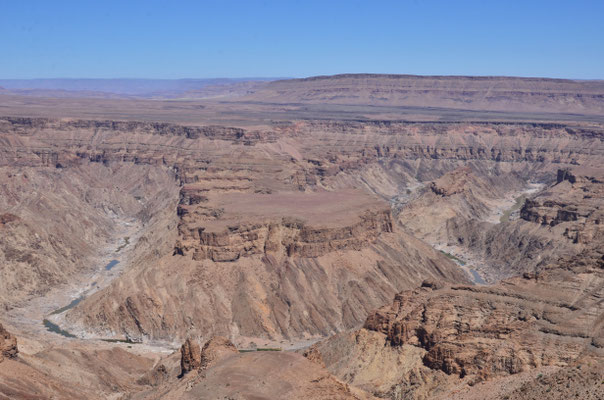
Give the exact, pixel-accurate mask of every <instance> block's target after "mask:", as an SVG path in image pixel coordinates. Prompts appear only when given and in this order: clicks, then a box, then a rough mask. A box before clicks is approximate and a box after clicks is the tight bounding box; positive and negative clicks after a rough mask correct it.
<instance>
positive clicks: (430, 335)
mask: <svg viewBox="0 0 604 400" xmlns="http://www.w3.org/2000/svg"><path fill="white" fill-rule="evenodd" d="M237 84H238V85H240V83H237ZM237 88H238V87H237ZM237 88H231V89H228V88H227V89H225V90H227V92H228V93H230V94H229V95H228V96H225V97H224V98H221V99H220V100H217V99H196V100H190V99H187V100H170V101H168V100H166V99H156V100H149V99H141V98H115V99H111V98H102V99H100V98H96V97H94V96H92V97H86V96H81V97H82V98H80V95H82V94H81V93H80V94H79V95H78V97H77V99H76V98H75V97H74V98H70V97H69V96H67V97H64V98H52V97H36V96H29V95H28V96H20V95H19V94H18V93H17V94H15V93H12V92H11V93H0V105H1V107H0V143H1V146H0V194H1V195H0V276H1V279H0V310H2V313H1V314H0V321H1V323H2V325H1V326H0V350H1V353H0V398H50V397H52V396H55V397H56V398H67V399H70V398H82V397H86V398H115V399H146V398H148V399H154V398H158V399H159V398H175V399H176V398H224V397H228V398H242V399H243V398H309V399H311V398H325V399H327V398H329V399H331V398H342V399H369V398H374V396H375V397H378V398H391V399H402V398H405V399H407V398H409V399H428V398H459V399H464V398H465V399H471V398H492V399H502V398H522V395H523V393H524V394H526V395H527V396H528V395H529V392H531V393H534V396H538V393H539V392H538V391H539V390H547V389H548V388H549V389H550V390H552V388H554V389H553V390H554V392H555V393H559V395H557V396H559V397H552V398H568V396H571V397H572V396H574V395H575V394H577V395H579V394H580V395H581V396H583V398H590V397H589V396H592V398H598V396H599V395H601V394H602V390H603V387H602V375H601V371H602V370H603V368H602V367H603V366H604V365H603V360H604V354H603V348H604V347H603V346H604V319H603V317H602V316H603V315H604V314H603V304H602V301H601V299H602V297H603V296H604V293H603V290H604V275H603V268H604V253H602V249H603V248H604V246H603V245H604V230H603V228H602V227H603V226H604V224H603V222H602V221H603V218H604V210H603V209H602V207H603V206H604V204H603V199H604V167H603V164H602V162H603V160H604V86H602V83H601V82H599V81H593V82H591V81H581V82H580V81H565V80H548V79H522V78H474V77H413V76H390V75H362V74H361V75H338V76H332V77H315V78H309V79H302V80H283V81H272V82H256V83H254V85H253V88H251V89H249V90H244V91H240V90H239V89H237ZM212 90H218V89H215V88H214V89H212ZM221 90H222V89H221ZM110 263H111V266H110V267H109V265H110ZM44 321H46V322H44ZM44 324H46V326H45V325H44ZM2 326H3V327H4V328H2ZM48 326H54V327H55V328H53V330H54V331H49V330H48V329H47V327H48ZM57 332H58V333H59V334H58V333H57ZM17 346H18V347H17ZM578 371H581V372H578ZM583 371H585V372H584V373H582V372H583ZM570 377H575V378H572V380H571V378H570ZM578 379H582V380H583V381H584V383H583V384H581V385H570V384H569V385H567V386H566V387H564V384H563V383H559V384H558V383H556V382H564V383H565V382H571V381H572V382H576V381H577V380H578ZM583 381H582V382H583ZM546 386H547V387H546ZM548 393H549V392H548ZM552 396H553V393H552ZM564 396H567V397H564ZM527 398H528V397H527ZM536 398H538V397H536Z"/></svg>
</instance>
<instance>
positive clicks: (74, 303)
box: [50, 295, 86, 315]
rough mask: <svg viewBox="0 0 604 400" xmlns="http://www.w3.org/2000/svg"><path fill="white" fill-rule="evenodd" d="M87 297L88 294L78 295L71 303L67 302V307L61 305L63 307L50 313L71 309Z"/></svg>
mask: <svg viewBox="0 0 604 400" xmlns="http://www.w3.org/2000/svg"><path fill="white" fill-rule="evenodd" d="M85 298H86V296H83V295H82V296H80V297H78V298H77V299H75V300H74V301H72V302H71V303H69V304H67V305H66V306H65V307H61V308H58V309H56V310H54V311H53V312H51V313H50V315H56V314H61V313H64V312H65V311H67V310H70V309H72V308H74V307H75V306H77V305H78V304H79V303H80V302H81V301H82V300H84V299H85Z"/></svg>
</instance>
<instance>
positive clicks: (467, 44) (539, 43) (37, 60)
mask: <svg viewBox="0 0 604 400" xmlns="http://www.w3.org/2000/svg"><path fill="white" fill-rule="evenodd" d="M603 21H604V1H603V0H599V1H581V0H572V1H571V0H566V1H556V0H550V1H537V0H534V1H533V0H523V1H513V0H500V1H490V0H483V1H464V0H457V1H456V0H448V1H430V0H416V1H378V0H374V1H353V0H349V1H327V0H324V1H287V0H282V1H227V0H224V1H177V0H172V1H153V0H147V1H126V0H122V1H109V0H105V1H86V0H79V1H60V0H53V1H48V0H46V1H28V0H19V1H17V0H0V78H55V77H73V78H84V77H86V78H88V77H89V78H117V77H139V78H211V77H253V76H264V77H267V76H269V77H304V76H312V75H325V74H336V73H346V72H372V73H406V74H422V75H434V74H438V75H515V76H546V77H560V78H579V79H594V78H595V79H604V22H603Z"/></svg>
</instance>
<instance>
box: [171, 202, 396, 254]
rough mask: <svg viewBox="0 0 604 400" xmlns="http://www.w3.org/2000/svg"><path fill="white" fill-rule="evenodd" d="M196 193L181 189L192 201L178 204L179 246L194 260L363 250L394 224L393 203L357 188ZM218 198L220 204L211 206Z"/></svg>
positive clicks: (176, 250) (176, 251) (179, 249)
mask: <svg viewBox="0 0 604 400" xmlns="http://www.w3.org/2000/svg"><path fill="white" fill-rule="evenodd" d="M196 196H197V197H196ZM198 196H199V195H197V194H185V195H183V194H182V192H181V202H185V203H188V205H187V206H185V207H181V208H179V215H180V216H181V223H180V224H179V233H180V241H179V243H178V244H177V245H176V249H175V253H177V254H182V255H185V254H193V258H194V259H196V260H202V259H211V260H213V261H235V260H237V259H239V258H240V257H247V256H252V255H257V254H266V255H272V256H275V257H278V258H281V257H294V256H295V257H320V256H322V255H325V254H327V253H330V252H332V251H337V250H347V249H353V250H360V249H362V248H364V247H366V246H368V245H370V244H371V243H374V242H375V241H376V240H377V238H378V237H379V235H380V234H381V233H382V232H392V229H393V224H392V219H391V214H390V209H389V207H388V206H387V205H386V204H382V203H380V202H379V201H377V199H373V198H371V197H370V196H367V195H363V194H361V193H359V192H356V191H344V192H322V193H294V192H290V193H277V194H243V193H240V194H231V195H223V196H220V201H218V200H216V199H215V200H213V201H209V200H206V201H205V202H204V200H203V198H200V197H198ZM347 196H350V197H347ZM214 202H216V203H218V204H220V205H221V207H220V208H215V209H212V204H213V203H214ZM191 204H197V205H198V207H193V208H192V207H191ZM180 210H186V211H185V212H183V211H180ZM208 210H214V212H211V211H210V212H208Z"/></svg>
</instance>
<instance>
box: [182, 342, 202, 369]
mask: <svg viewBox="0 0 604 400" xmlns="http://www.w3.org/2000/svg"><path fill="white" fill-rule="evenodd" d="M200 363H201V351H200V349H199V344H198V343H197V342H196V341H194V340H193V339H191V338H187V340H186V341H185V342H184V343H183V345H182V346H181V348H180V375H181V376H184V375H185V374H186V373H187V372H190V371H192V370H194V369H197V368H199V365H200Z"/></svg>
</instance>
